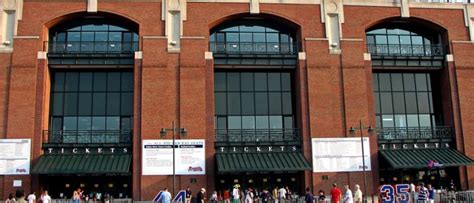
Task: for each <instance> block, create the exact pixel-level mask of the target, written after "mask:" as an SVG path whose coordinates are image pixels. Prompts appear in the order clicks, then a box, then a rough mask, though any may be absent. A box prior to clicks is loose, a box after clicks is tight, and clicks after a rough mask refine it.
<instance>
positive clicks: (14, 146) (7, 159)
mask: <svg viewBox="0 0 474 203" xmlns="http://www.w3.org/2000/svg"><path fill="white" fill-rule="evenodd" d="M30 156H31V140H30V139H0V175H28V174H30V161H31V157H30Z"/></svg>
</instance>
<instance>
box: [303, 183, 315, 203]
mask: <svg viewBox="0 0 474 203" xmlns="http://www.w3.org/2000/svg"><path fill="white" fill-rule="evenodd" d="M304 201H305V203H313V201H314V197H313V193H312V192H311V189H309V187H307V188H306V195H305V197H304Z"/></svg>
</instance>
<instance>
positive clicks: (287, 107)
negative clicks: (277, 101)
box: [282, 92, 293, 115]
mask: <svg viewBox="0 0 474 203" xmlns="http://www.w3.org/2000/svg"><path fill="white" fill-rule="evenodd" d="M291 99H292V98H291V93H289V92H283V93H282V105H283V114H285V115H290V114H293V105H292V101H291Z"/></svg>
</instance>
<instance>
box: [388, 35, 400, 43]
mask: <svg viewBox="0 0 474 203" xmlns="http://www.w3.org/2000/svg"><path fill="white" fill-rule="evenodd" d="M388 44H395V45H398V44H400V40H399V39H398V35H389V36H388Z"/></svg>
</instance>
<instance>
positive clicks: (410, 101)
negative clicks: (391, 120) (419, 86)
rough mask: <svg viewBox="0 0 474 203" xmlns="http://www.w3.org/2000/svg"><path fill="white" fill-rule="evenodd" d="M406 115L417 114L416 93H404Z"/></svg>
mask: <svg viewBox="0 0 474 203" xmlns="http://www.w3.org/2000/svg"><path fill="white" fill-rule="evenodd" d="M405 102H406V107H407V108H406V109H407V113H418V109H417V102H416V93H405Z"/></svg>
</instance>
